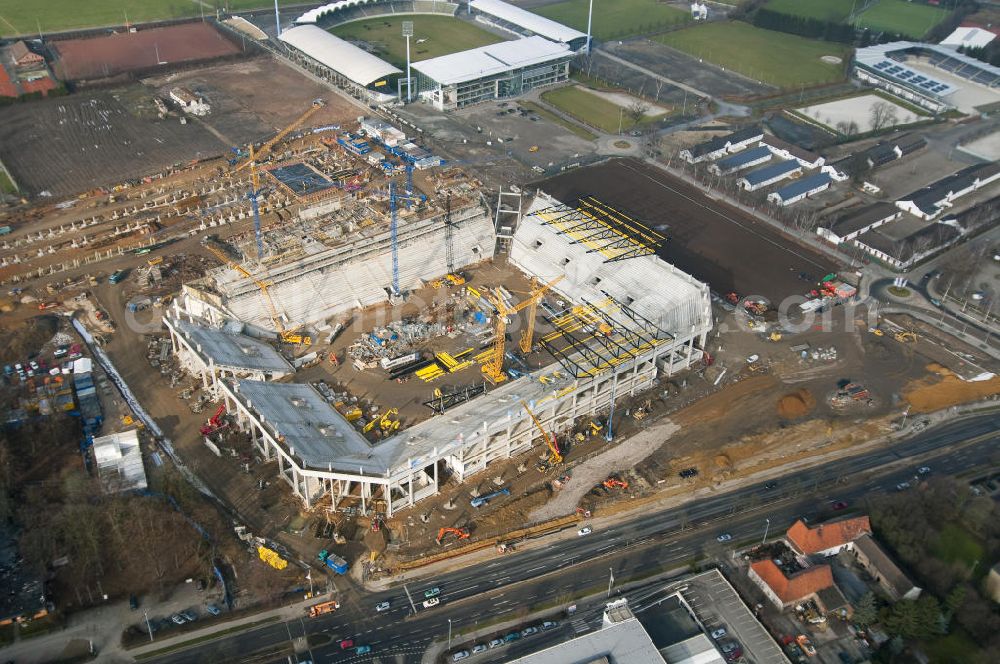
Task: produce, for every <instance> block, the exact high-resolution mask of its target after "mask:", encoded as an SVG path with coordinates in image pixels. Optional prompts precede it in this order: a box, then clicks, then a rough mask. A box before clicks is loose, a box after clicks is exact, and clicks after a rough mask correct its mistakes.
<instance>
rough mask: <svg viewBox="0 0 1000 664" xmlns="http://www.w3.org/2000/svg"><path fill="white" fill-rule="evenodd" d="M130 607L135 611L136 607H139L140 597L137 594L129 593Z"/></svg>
mask: <svg viewBox="0 0 1000 664" xmlns="http://www.w3.org/2000/svg"><path fill="white" fill-rule="evenodd" d="M128 608H130V609H132V610H133V611H135V610H136V609H138V608H139V598H138V597H136V596H135V595H129V596H128Z"/></svg>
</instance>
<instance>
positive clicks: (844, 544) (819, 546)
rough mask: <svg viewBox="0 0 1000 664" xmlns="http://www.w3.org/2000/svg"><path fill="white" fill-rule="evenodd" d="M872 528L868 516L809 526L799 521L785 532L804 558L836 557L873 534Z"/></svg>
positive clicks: (796, 550)
mask: <svg viewBox="0 0 1000 664" xmlns="http://www.w3.org/2000/svg"><path fill="white" fill-rule="evenodd" d="M871 532H872V526H871V523H870V522H869V520H868V517H867V516H859V517H855V518H851V519H843V520H841V521H831V522H828V523H821V524H819V525H817V526H808V525H806V523H805V521H803V520H802V519H799V520H797V521H796V522H795V523H794V524H792V527H791V528H789V529H788V530H787V531H786V532H785V539H786V540H787V541H788V543H789V544H790V545H791V547H792V549H794V550H795V552H796V553H799V554H801V555H804V556H812V555H822V556H834V555H836V554H838V553H840V552H841V551H847V550H850V549H851V548H852V546H853V543H854V540H856V539H858V538H859V537H861V536H862V535H864V534H865V533H868V534H871Z"/></svg>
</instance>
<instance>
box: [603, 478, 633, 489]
mask: <svg viewBox="0 0 1000 664" xmlns="http://www.w3.org/2000/svg"><path fill="white" fill-rule="evenodd" d="M601 484H602V485H604V488H605V489H614V488H615V487H620V488H622V489H627V488H628V482H626V481H625V480H620V479H618V478H617V477H609V478H608V479H606V480H604V481H603V482H601Z"/></svg>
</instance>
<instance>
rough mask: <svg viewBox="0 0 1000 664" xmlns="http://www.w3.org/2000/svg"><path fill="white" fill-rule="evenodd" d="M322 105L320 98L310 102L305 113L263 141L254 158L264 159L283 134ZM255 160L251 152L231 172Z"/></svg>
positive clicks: (236, 171) (245, 166)
mask: <svg viewBox="0 0 1000 664" xmlns="http://www.w3.org/2000/svg"><path fill="white" fill-rule="evenodd" d="M324 106H326V102H325V101H324V100H322V99H314V100H313V103H312V106H310V107H309V110H307V111H306V112H305V113H303V114H302V115H300V116H299V117H298V118H296V120H295V121H294V122H293V123H292V124H290V125H288V126H287V127H285V128H284V129H282V130H281V131H279V132H278V133H277V134H275V135H274V136H273V137H272V138H271V139H270V140H268V141H265V142H264V144H263V145H261V146H260V148H258V149H257V155H256V159H264V158H265V157H267V156H268V155H269V154H271V148H273V147H274V146H275V145H277V144H278V142H279V141H280V140H281V139H283V138H284V137H285V136H288V135H289V134H290V133H292V132H293V131H295V130H296V129H298V128H299V127H301V126H302V124H303V123H304V122H305V121H306V120H308V119H309V118H311V117H312V116H313V114H315V113H316V111H318V110H319V109H321V108H323V107H324ZM255 162H256V160H255V158H254V155H253V154H251V155H250V158H249V159H247V160H246V161H244V162H243V163H242V164H240V165H239V166H237V167H236V168H234V169H233V172H234V173H238V172H239V171H242V170H243V169H244V168H247V167H248V166H250V165H251V164H255Z"/></svg>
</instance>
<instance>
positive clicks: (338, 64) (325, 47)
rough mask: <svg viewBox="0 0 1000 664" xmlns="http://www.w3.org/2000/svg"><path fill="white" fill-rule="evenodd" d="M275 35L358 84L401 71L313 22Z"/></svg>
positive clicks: (374, 80)
mask: <svg viewBox="0 0 1000 664" xmlns="http://www.w3.org/2000/svg"><path fill="white" fill-rule="evenodd" d="M278 39H280V40H281V41H283V42H285V43H286V44H288V45H289V46H293V47H295V48H296V49H298V50H300V51H302V52H303V53H305V54H306V55H308V56H309V57H310V58H312V59H313V60H316V61H317V62H319V63H320V64H322V65H324V66H326V67H329V68H330V69H333V70H334V71H337V72H340V73H341V74H343V75H344V76H346V77H347V78H349V79H350V80H352V81H354V82H355V83H357V84H358V85H360V86H367V85H370V84H372V83H374V82H376V81H378V80H379V79H382V78H385V77H386V76H392V75H393V74H401V73H403V72H402V70H400V69H397V68H396V67H393V66H392V65H391V64H389V63H388V62H386V61H385V60H383V59H381V58H377V57H375V56H374V55H372V54H371V53H369V52H368V51H366V50H364V49H362V48H358V47H357V46H355V45H354V44H352V43H350V42H348V41H345V40H343V39H341V38H340V37H335V36H333V35H332V34H330V33H329V32H327V31H326V30H323V29H322V28H319V27H317V26H315V25H299V26H296V27H294V28H289V29H287V30H285V31H283V32H282V33H281V36H280V37H278Z"/></svg>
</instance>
